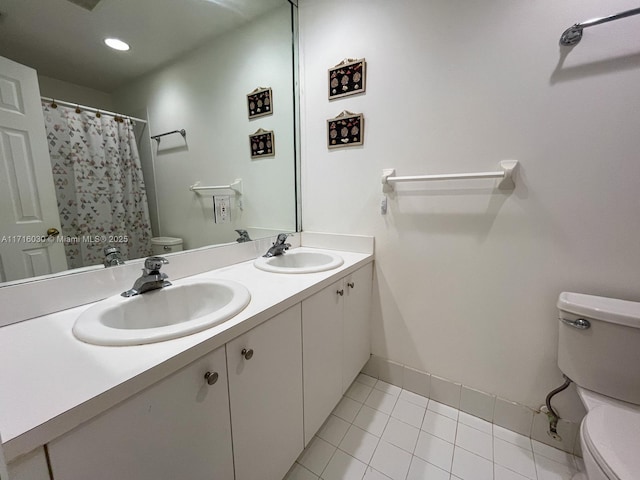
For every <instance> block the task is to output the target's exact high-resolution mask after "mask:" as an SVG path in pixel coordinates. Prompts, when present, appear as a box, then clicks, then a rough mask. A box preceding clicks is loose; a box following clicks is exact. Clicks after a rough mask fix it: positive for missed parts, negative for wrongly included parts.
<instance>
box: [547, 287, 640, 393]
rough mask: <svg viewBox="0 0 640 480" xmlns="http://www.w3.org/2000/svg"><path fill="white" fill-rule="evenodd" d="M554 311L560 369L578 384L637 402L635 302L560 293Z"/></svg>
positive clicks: (639, 358) (638, 314)
mask: <svg viewBox="0 0 640 480" xmlns="http://www.w3.org/2000/svg"><path fill="white" fill-rule="evenodd" d="M558 311H559V312H558V313H559V328H560V332H559V342H558V366H559V367H560V370H562V372H563V373H564V374H565V375H566V376H567V377H569V378H570V379H571V380H573V381H574V382H575V383H576V384H577V385H579V386H581V387H583V388H586V389H588V390H592V391H594V392H598V393H600V394H602V395H607V396H609V397H613V398H616V399H618V400H622V401H624V402H629V403H633V404H636V405H640V303H638V302H629V301H625V300H617V299H613V298H605V297H596V296H593V295H585V294H581V293H570V292H563V293H561V294H560V297H559V298H558ZM587 324H588V327H587ZM580 327H582V328H580Z"/></svg>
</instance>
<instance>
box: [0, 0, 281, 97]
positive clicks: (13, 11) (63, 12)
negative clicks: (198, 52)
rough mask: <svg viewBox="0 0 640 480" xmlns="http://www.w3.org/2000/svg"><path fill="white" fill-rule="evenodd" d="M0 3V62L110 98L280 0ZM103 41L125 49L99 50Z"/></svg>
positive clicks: (16, 0)
mask: <svg viewBox="0 0 640 480" xmlns="http://www.w3.org/2000/svg"><path fill="white" fill-rule="evenodd" d="M73 1H74V2H75V3H72V2H71V1H69V0H0V56H3V57H7V58H10V59H11V60H14V61H16V62H19V63H22V64H24V65H29V66H31V67H33V68H35V69H36V70H37V71H38V73H39V74H41V75H45V76H48V77H52V78H57V79H59V80H64V81H67V82H71V83H75V84H78V85H82V86H85V87H90V88H94V89H97V90H100V91H103V92H107V93H110V92H112V91H113V90H115V89H117V88H118V87H119V86H121V85H123V84H125V83H127V82H129V81H131V80H132V79H134V78H136V77H139V76H141V75H144V74H145V73H148V72H150V71H152V70H155V69H157V68H159V67H160V66H162V65H164V64H167V63H170V62H172V61H173V60H174V59H176V58H178V57H179V56H181V55H182V54H184V53H186V52H188V51H190V50H193V49H194V48H197V47H198V46H200V45H201V44H203V43H204V42H206V41H207V40H210V39H212V38H213V37H215V36H218V35H220V34H222V33H224V32H226V31H228V30H231V29H233V28H236V27H238V26H240V25H242V24H243V23H246V22H248V21H250V20H252V19H254V18H258V17H259V16H260V15H262V14H264V13H265V12H267V11H269V10H271V9H273V8H275V7H277V6H282V5H284V4H286V0H99V1H98V2H97V5H96V6H95V8H93V10H88V9H86V8H83V7H82V6H79V5H78V4H84V5H87V6H88V7H89V8H90V7H91V5H92V4H95V3H96V0H92V1H86V0H83V1H79V0H73ZM106 37H117V38H120V39H121V40H124V41H126V42H127V43H129V45H131V50H129V51H128V52H118V51H115V50H111V49H110V48H108V47H106V46H105V45H104V43H103V40H104V39H105V38H106Z"/></svg>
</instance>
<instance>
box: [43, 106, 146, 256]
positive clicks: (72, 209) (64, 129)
mask: <svg viewBox="0 0 640 480" xmlns="http://www.w3.org/2000/svg"><path fill="white" fill-rule="evenodd" d="M42 108H43V111H44V120H45V130H46V135H47V143H48V146H49V154H50V157H51V166H52V170H53V181H54V186H55V189H56V197H57V200H58V211H59V214H60V221H61V224H62V232H61V234H62V235H63V239H64V245H65V253H66V256H67V262H68V264H69V268H79V267H83V266H87V265H96V264H100V263H102V262H103V260H104V253H103V248H104V247H105V246H107V245H113V246H117V247H118V248H120V251H121V252H122V257H123V259H125V260H126V259H133V258H140V257H145V256H148V255H150V254H151V223H150V221H149V208H148V205H147V193H146V190H145V185H144V179H143V178H142V167H141V164H140V157H139V155H138V147H137V145H136V139H135V135H134V132H133V125H132V123H131V122H130V121H129V120H124V119H121V118H114V117H112V116H110V115H104V114H103V115H96V114H95V113H93V112H86V111H83V110H82V111H81V110H80V109H76V108H69V107H65V106H62V105H57V107H56V108H53V107H52V105H51V103H48V102H44V101H43V102H42Z"/></svg>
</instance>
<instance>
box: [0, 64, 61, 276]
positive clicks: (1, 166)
mask: <svg viewBox="0 0 640 480" xmlns="http://www.w3.org/2000/svg"><path fill="white" fill-rule="evenodd" d="M49 228H56V229H57V230H58V231H60V218H59V217H58V206H57V200H56V195H55V190H54V186H53V175H52V173H51V161H50V159H49V150H48V148H47V142H46V137H45V129H44V116H43V114H42V107H41V105H40V89H39V87H38V78H37V75H36V71H35V70H33V69H32V68H29V67H25V66H24V65H21V64H19V63H16V62H13V61H11V60H9V59H7V58H4V57H0V281H10V280H19V279H21V278H28V277H32V276H37V275H46V274H49V273H55V272H60V271H63V270H66V269H67V261H66V259H65V255H64V245H63V244H62V243H60V242H54V243H47V242H41V241H36V240H35V239H37V238H39V237H43V236H45V235H46V232H47V229H49Z"/></svg>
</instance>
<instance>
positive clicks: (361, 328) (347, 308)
mask: <svg viewBox="0 0 640 480" xmlns="http://www.w3.org/2000/svg"><path fill="white" fill-rule="evenodd" d="M372 289H373V263H368V264H367V265H365V266H364V267H362V268H360V269H359V270H356V271H355V272H353V273H352V274H351V275H349V276H347V277H345V278H344V324H343V329H342V336H343V342H344V343H343V350H342V361H343V363H342V368H343V370H342V391H343V392H345V391H346V390H347V388H349V386H350V385H351V383H352V382H353V381H354V380H355V378H356V377H357V376H358V374H359V373H360V371H361V370H362V368H363V367H364V365H365V364H366V363H367V361H368V360H369V356H370V354H371V296H372Z"/></svg>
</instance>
